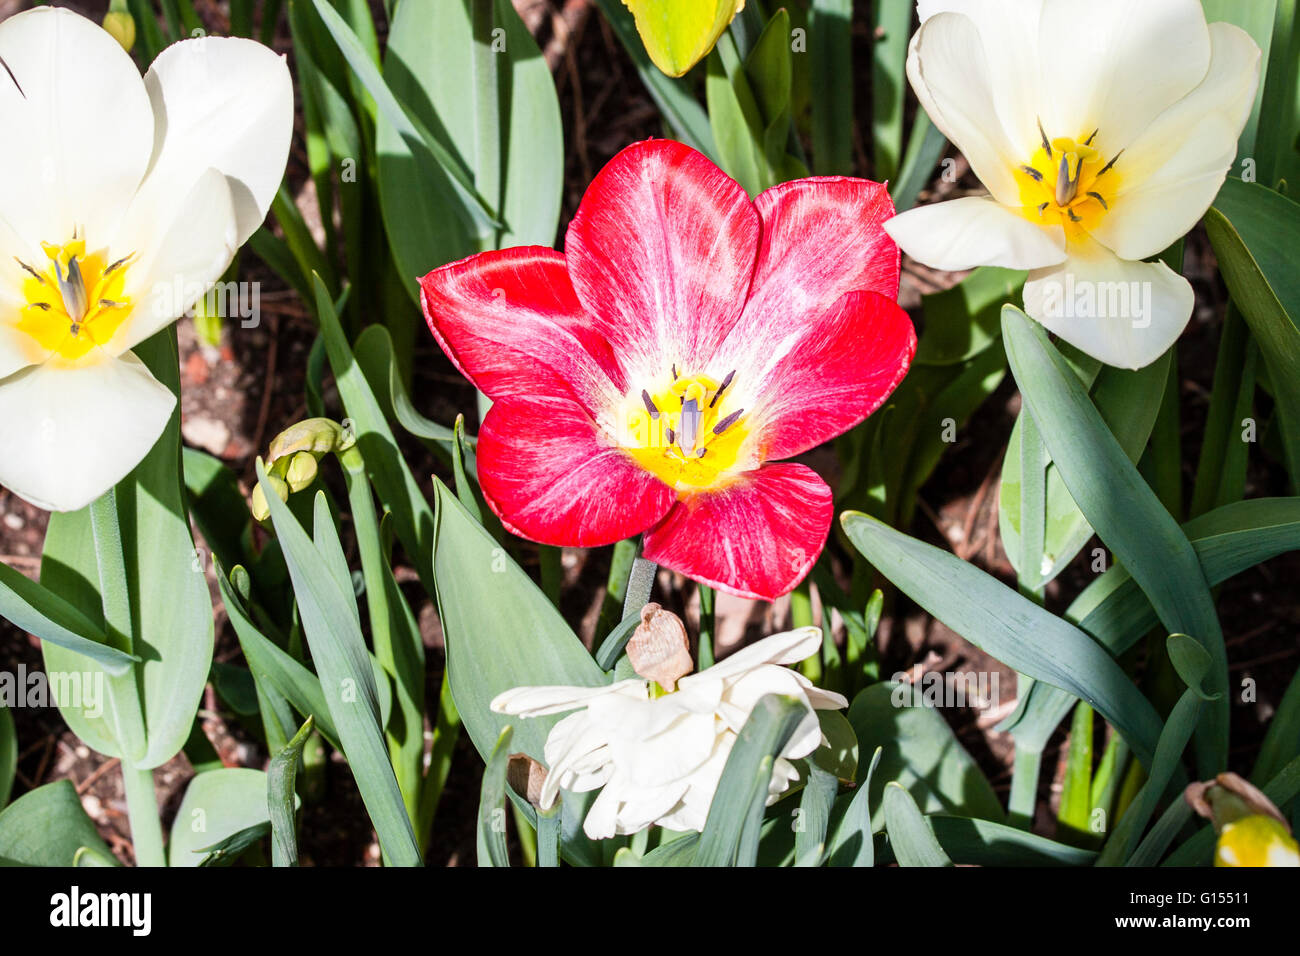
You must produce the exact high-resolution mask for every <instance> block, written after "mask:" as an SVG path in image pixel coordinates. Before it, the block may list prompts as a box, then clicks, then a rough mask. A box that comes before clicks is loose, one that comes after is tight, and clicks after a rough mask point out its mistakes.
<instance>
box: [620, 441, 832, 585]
mask: <svg viewBox="0 0 1300 956" xmlns="http://www.w3.org/2000/svg"><path fill="white" fill-rule="evenodd" d="M833 510H834V509H833V507H832V503H831V490H830V488H828V487H827V486H826V483H825V482H824V481H822V480H821V478H819V477H818V476H817V473H816V472H814V471H813V470H812V469H811V468H807V467H805V466H803V465H797V464H792V463H788V462H786V463H782V464H774V465H764V466H763V467H762V468H759V469H757V470H755V471H751V472H746V473H745V474H743V475H739V476H737V477H736V478H734V479H733V480H732V481H731V483H730V484H727V485H724V486H723V487H721V488H719V489H718V490H716V491H708V492H702V493H699V494H696V495H692V496H691V497H689V498H686V499H684V500H682V501H681V502H679V503H678V505H677V506H676V507H674V508H673V509H672V510H671V511H669V512H668V514H667V516H666V517H665V518H664V520H663V521H661V522H660V523H659V524H657V525H655V526H654V527H653V528H651V529H650V530H649V531H648V532H646V535H645V539H644V544H643V548H642V553H643V554H644V556H645V557H646V558H647V559H648V560H650V561H654V562H656V563H658V564H661V565H663V566H664V567H666V568H671V569H672V570H674V571H680V572H681V573H682V574H685V575H686V576H687V577H690V578H693V579H695V580H696V581H699V582H701V583H703V584H707V585H709V586H711V587H715V588H719V589H721V590H723V591H726V592H728V593H730V594H736V595H738V596H740V597H746V598H758V599H761V600H766V601H772V600H775V599H776V598H778V597H780V596H781V595H782V594H786V593H788V592H789V591H791V590H792V589H793V588H794V586H795V585H796V584H798V583H799V582H800V581H801V580H803V578H804V575H806V574H807V573H808V571H809V570H810V569H811V568H812V566H813V564H814V563H816V561H817V556H818V555H819V554H820V553H821V550H822V547H823V545H825V543H826V532H827V530H828V529H829V528H830V523H831V514H832V511H833Z"/></svg>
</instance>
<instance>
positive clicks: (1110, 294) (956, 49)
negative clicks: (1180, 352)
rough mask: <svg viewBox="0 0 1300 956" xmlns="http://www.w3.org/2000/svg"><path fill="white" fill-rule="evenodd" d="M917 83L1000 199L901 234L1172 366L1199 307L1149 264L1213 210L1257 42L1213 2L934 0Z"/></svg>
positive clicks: (1137, 358) (907, 221)
mask: <svg viewBox="0 0 1300 956" xmlns="http://www.w3.org/2000/svg"><path fill="white" fill-rule="evenodd" d="M917 6H918V12H919V13H920V17H921V29H920V30H919V31H917V33H916V35H915V36H914V37H913V38H912V43H911V48H910V50H909V52H908V58H907V75H908V78H909V79H910V80H911V83H912V88H913V89H914V90H915V91H916V95H917V97H918V98H919V99H920V101H921V105H922V106H924V107H925V110H926V112H927V113H928V114H929V115H930V118H931V119H932V120H933V121H934V123H935V125H936V126H937V127H938V128H939V129H941V130H942V131H943V132H944V133H945V134H946V135H947V136H948V138H949V139H950V140H952V142H953V143H954V144H956V146H957V147H958V148H959V149H960V150H961V151H962V153H963V155H965V156H966V158H967V159H968V160H969V161H970V165H971V169H972V170H974V172H975V174H976V175H977V176H978V177H979V178H980V181H981V182H983V184H984V185H985V187H987V189H988V190H989V192H990V193H991V195H990V196H988V197H968V198H963V199H957V200H953V201H951V202H944V203H940V204H936V205H932V206H925V207H921V208H917V209H913V210H910V211H908V212H905V213H903V214H902V215H900V216H898V217H896V218H895V219H893V220H891V221H890V222H889V223H887V224H886V226H885V229H886V231H888V232H889V234H890V235H891V236H893V238H894V240H895V241H896V242H897V243H898V244H899V245H900V246H901V247H902V248H903V250H904V251H906V252H907V253H909V254H910V255H911V256H912V257H913V258H915V259H917V260H919V261H920V262H922V263H924V264H926V265H928V266H931V267H933V268H936V269H951V270H959V269H970V268H973V267H975V266H980V265H994V266H1005V267H1008V268H1012V269H1028V270H1031V271H1030V275H1029V281H1028V283H1027V284H1026V286H1025V310H1026V311H1027V312H1028V313H1029V314H1030V315H1031V316H1032V317H1033V318H1035V319H1037V320H1038V321H1039V322H1041V323H1043V325H1045V326H1046V327H1047V328H1048V329H1049V330H1051V331H1052V332H1054V333H1056V334H1057V335H1059V336H1060V337H1061V338H1062V339H1064V340H1066V341H1067V342H1070V343H1071V344H1073V345H1075V346H1076V347H1078V348H1079V349H1081V350H1083V351H1084V352H1087V353H1088V354H1090V355H1092V356H1093V357H1094V358H1097V359H1099V360H1101V361H1102V362H1105V363H1107V364H1109V365H1114V366H1119V367H1122V368H1141V367H1142V366H1144V365H1147V364H1149V363H1151V362H1153V361H1154V360H1155V359H1157V358H1158V357H1159V356H1160V355H1161V354H1163V353H1164V351H1165V350H1166V349H1167V348H1169V346H1170V345H1172V344H1173V342H1174V340H1175V339H1177V338H1178V336H1179V334H1180V333H1181V332H1182V330H1183V329H1184V328H1185V327H1186V325H1187V321H1188V319H1189V318H1190V317H1191V313H1192V289H1191V286H1190V285H1189V284H1188V282H1187V281H1186V280H1185V279H1183V278H1182V277H1181V276H1179V275H1177V274H1176V273H1174V272H1173V271H1172V270H1170V269H1169V268H1168V267H1167V266H1165V265H1163V264H1161V263H1148V262H1144V261H1143V260H1145V259H1149V258H1151V257H1153V256H1155V255H1157V254H1158V253H1160V252H1161V251H1163V250H1164V249H1166V248H1167V247H1168V246H1170V245H1171V244H1172V243H1173V242H1174V241H1175V240H1177V239H1178V238H1179V237H1180V236H1183V235H1184V234H1186V233H1187V232H1188V230H1190V229H1191V228H1192V227H1193V226H1194V225H1195V224H1196V222H1197V221H1198V220H1199V219H1200V218H1201V216H1202V215H1204V213H1205V210H1206V209H1207V208H1209V206H1210V204H1211V203H1212V202H1213V201H1214V197H1215V196H1216V194H1217V193H1218V191H1219V187H1220V186H1221V185H1222V184H1223V180H1224V178H1225V176H1226V174H1227V172H1228V169H1229V167H1230V166H1231V165H1232V160H1233V157H1234V156H1235V154H1236V150H1237V139H1238V137H1239V136H1240V135H1241V130H1242V127H1243V126H1244V125H1245V122H1246V118H1247V116H1248V115H1249V113H1250V108H1251V104H1252V103H1253V102H1254V99H1255V91H1256V88H1257V87H1258V84H1259V62H1260V52H1259V48H1258V47H1257V46H1256V45H1255V43H1254V42H1253V41H1252V40H1251V38H1250V37H1249V36H1248V35H1247V34H1246V33H1245V32H1243V31H1242V30H1240V29H1238V28H1237V27H1234V26H1231V25H1229V24H1226V23H1212V24H1209V25H1207V24H1206V22H1205V14H1204V12H1203V11H1202V9H1201V4H1200V0H1140V2H1138V0H920V2H919V3H918V5H917Z"/></svg>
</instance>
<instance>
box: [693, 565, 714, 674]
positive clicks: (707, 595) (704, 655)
mask: <svg viewBox="0 0 1300 956" xmlns="http://www.w3.org/2000/svg"><path fill="white" fill-rule="evenodd" d="M716 597H717V594H716V592H715V591H714V590H713V588H711V587H709V586H708V585H707V584H701V585H700V647H699V651H698V653H697V655H696V656H697V657H698V658H699V670H704V669H705V668H707V667H712V666H713V661H714V656H713V640H714V637H715V635H716V634H717V629H718V617H717V613H716V612H715V611H714V606H715V605H716V603H717V601H716Z"/></svg>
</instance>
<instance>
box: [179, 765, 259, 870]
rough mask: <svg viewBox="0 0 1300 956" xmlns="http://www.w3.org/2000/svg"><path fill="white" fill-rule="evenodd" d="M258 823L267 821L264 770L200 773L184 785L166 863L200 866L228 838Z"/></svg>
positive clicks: (228, 769) (235, 768) (238, 768)
mask: <svg viewBox="0 0 1300 956" xmlns="http://www.w3.org/2000/svg"><path fill="white" fill-rule="evenodd" d="M259 824H263V825H265V824H269V817H268V815H267V807H266V774H265V773H263V772H262V771H260V770H250V769H248V768H246V767H222V768H221V769H220V770H209V771H207V772H206V773H201V774H199V775H198V776H196V777H195V778H194V779H193V780H191V781H190V784H189V786H188V787H186V788H185V796H184V798H183V799H182V800H181V805H180V807H179V808H178V809H177V811H176V819H175V820H174V821H173V822H172V830H171V839H170V840H169V841H168V845H167V864H168V865H169V866H200V865H202V864H203V862H204V859H205V857H206V856H207V855H208V853H209V852H210V851H211V850H213V849H215V848H218V847H219V846H220V844H222V842H223V841H225V840H226V839H227V838H229V837H232V836H234V835H236V834H238V833H240V832H242V831H244V830H246V829H248V828H249V827H256V826H258V825H259ZM224 849H226V850H230V849H231V847H229V846H228V847H226V848H224Z"/></svg>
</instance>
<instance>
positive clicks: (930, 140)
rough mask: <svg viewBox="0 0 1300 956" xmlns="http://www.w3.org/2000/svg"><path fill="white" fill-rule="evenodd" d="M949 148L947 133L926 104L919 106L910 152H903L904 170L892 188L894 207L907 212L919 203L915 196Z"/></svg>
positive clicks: (918, 193)
mask: <svg viewBox="0 0 1300 956" xmlns="http://www.w3.org/2000/svg"><path fill="white" fill-rule="evenodd" d="M947 148H948V139H947V137H945V136H944V135H943V133H941V132H940V131H939V128H938V127H937V126H935V125H934V123H933V122H932V121H931V120H930V116H929V114H928V113H926V111H925V110H924V108H922V107H917V110H916V119H915V120H914V121H913V123H912V133H911V135H910V136H909V137H908V140H907V153H906V154H905V155H904V156H903V168H902V171H901V172H899V174H898V179H897V181H895V182H893V183H891V184H890V188H889V195H890V196H891V197H892V198H893V200H894V208H895V209H897V210H898V211H899V212H906V211H907V210H909V209H911V208H912V207H913V206H915V205H916V197H917V196H919V195H920V194H921V190H922V189H924V188H925V187H926V186H927V185H928V184H929V182H930V177H931V175H932V174H933V173H934V167H935V164H936V163H938V162H939V158H940V157H941V156H943V154H944V151H945V150H946V149H947Z"/></svg>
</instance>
